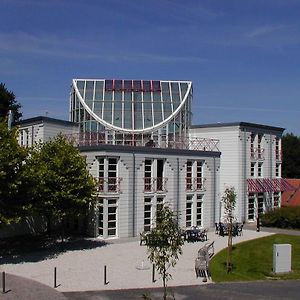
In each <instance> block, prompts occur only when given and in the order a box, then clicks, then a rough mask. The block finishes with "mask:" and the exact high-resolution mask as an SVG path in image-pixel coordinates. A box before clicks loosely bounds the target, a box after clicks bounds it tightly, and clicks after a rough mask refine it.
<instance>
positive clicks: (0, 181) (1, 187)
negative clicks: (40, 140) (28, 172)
mask: <svg viewBox="0 0 300 300" xmlns="http://www.w3.org/2000/svg"><path fill="white" fill-rule="evenodd" d="M26 157H27V151H26V149H24V148H22V147H21V146H19V144H18V141H17V129H16V128H14V129H12V130H8V128H7V124H6V123H5V122H4V121H0V224H9V223H11V222H18V221H19V220H20V218H21V216H22V214H23V213H24V210H25V208H26V207H27V205H28V203H27V198H26V197H25V195H24V193H23V191H24V188H25V186H26V184H25V181H24V171H25V161H26Z"/></svg>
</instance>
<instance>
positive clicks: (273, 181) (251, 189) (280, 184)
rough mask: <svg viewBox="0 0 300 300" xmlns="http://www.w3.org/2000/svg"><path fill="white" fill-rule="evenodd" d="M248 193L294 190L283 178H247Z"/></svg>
mask: <svg viewBox="0 0 300 300" xmlns="http://www.w3.org/2000/svg"><path fill="white" fill-rule="evenodd" d="M247 185H248V193H265V192H269V193H271V192H283V191H294V190H295V187H293V186H292V185H291V184H290V183H289V182H288V181H287V180H286V179H284V178H255V179H253V178H248V179H247Z"/></svg>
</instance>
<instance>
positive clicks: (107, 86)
mask: <svg viewBox="0 0 300 300" xmlns="http://www.w3.org/2000/svg"><path fill="white" fill-rule="evenodd" d="M112 90H113V80H105V91H112Z"/></svg>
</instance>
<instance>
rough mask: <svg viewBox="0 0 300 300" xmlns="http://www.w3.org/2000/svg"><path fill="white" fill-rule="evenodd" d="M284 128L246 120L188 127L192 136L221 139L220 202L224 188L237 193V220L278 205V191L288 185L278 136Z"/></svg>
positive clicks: (246, 219) (219, 206)
mask: <svg viewBox="0 0 300 300" xmlns="http://www.w3.org/2000/svg"><path fill="white" fill-rule="evenodd" d="M283 131H284V128H280V127H274V126H266V125H261V124H253V123H246V122H236V123H216V124H206V125H195V126H191V129H190V136H191V137H200V136H201V137H203V138H214V139H218V140H219V141H220V143H219V149H220V151H221V166H220V188H219V190H220V192H221V194H219V195H218V204H217V206H218V208H219V218H220V220H222V217H223V209H222V205H221V203H220V200H221V197H222V193H223V192H224V190H225V189H226V188H227V187H234V188H235V190H236V193H237V206H236V218H237V220H238V221H253V220H256V218H257V216H258V214H259V213H262V212H264V211H265V210H267V209H270V208H273V207H278V206H280V198H281V192H282V191H284V190H288V189H290V188H291V186H290V185H289V184H288V183H287V181H286V180H285V179H282V178H281V163H282V156H281V137H282V133H283Z"/></svg>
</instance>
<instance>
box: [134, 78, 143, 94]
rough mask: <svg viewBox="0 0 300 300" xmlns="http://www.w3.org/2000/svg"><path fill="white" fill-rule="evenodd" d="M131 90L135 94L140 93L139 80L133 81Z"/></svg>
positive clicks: (140, 83) (140, 84)
mask: <svg viewBox="0 0 300 300" xmlns="http://www.w3.org/2000/svg"><path fill="white" fill-rule="evenodd" d="M133 90H134V91H136V92H140V91H141V90H142V82H141V81H140V80H134V81H133Z"/></svg>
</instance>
